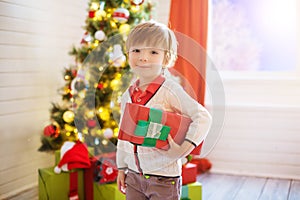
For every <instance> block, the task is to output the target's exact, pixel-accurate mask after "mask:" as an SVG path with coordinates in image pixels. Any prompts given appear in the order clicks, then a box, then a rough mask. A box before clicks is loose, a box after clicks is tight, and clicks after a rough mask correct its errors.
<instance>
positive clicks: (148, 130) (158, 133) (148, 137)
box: [134, 108, 171, 147]
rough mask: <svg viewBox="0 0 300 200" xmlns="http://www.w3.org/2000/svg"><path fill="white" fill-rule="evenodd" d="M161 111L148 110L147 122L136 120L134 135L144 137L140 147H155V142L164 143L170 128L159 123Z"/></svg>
mask: <svg viewBox="0 0 300 200" xmlns="http://www.w3.org/2000/svg"><path fill="white" fill-rule="evenodd" d="M162 115H163V111H161V110H158V109H155V108H150V109H149V118H148V121H145V120H138V122H137V125H136V128H135V131H134V135H136V136H142V137H144V142H143V143H142V144H141V145H142V146H147V147H155V145H156V141H157V140H163V141H166V140H167V138H168V135H169V133H170V130H171V127H169V126H165V125H163V124H162V123H161V120H162Z"/></svg>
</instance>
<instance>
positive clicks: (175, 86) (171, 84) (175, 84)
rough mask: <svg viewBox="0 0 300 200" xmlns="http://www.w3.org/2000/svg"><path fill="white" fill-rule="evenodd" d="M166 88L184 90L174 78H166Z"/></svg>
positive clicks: (164, 84)
mask: <svg viewBox="0 0 300 200" xmlns="http://www.w3.org/2000/svg"><path fill="white" fill-rule="evenodd" d="M163 86H164V87H167V88H169V89H171V90H173V89H178V88H182V86H181V85H180V83H179V81H178V80H174V79H173V78H166V80H165V82H164V83H163Z"/></svg>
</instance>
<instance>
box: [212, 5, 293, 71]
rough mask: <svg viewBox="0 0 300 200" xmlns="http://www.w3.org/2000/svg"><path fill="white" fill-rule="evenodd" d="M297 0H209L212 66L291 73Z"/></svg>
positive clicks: (222, 68)
mask: <svg viewBox="0 0 300 200" xmlns="http://www.w3.org/2000/svg"><path fill="white" fill-rule="evenodd" d="M297 6H298V5H297V0H288V1H286V0H251V1H249V0H212V2H211V23H210V25H211V28H210V33H211V38H210V39H209V44H210V51H211V57H212V60H213V63H214V64H215V66H216V67H217V68H218V69H219V70H220V71H254V72H259V71H260V72H292V71H295V70H296V68H297V67H296V66H297V48H298V46H299V45H298V41H297V31H298V30H297V29H298V28H297V13H296V10H297Z"/></svg>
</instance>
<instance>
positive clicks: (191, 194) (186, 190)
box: [181, 182, 202, 200]
mask: <svg viewBox="0 0 300 200" xmlns="http://www.w3.org/2000/svg"><path fill="white" fill-rule="evenodd" d="M201 199H202V185H201V183H199V182H195V183H190V184H187V185H183V186H182V188H181V200H201Z"/></svg>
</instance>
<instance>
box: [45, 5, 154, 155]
mask: <svg viewBox="0 0 300 200" xmlns="http://www.w3.org/2000/svg"><path fill="white" fill-rule="evenodd" d="M152 10H153V3H152V2H150V1H145V0H103V1H101V0H100V1H99V0H98V1H96V0H91V1H90V2H89V6H88V16H87V18H86V21H85V24H86V25H85V27H84V28H85V33H84V35H83V38H82V40H81V42H80V46H79V47H73V49H72V50H71V52H70V54H71V55H73V56H74V57H75V64H74V65H72V66H69V67H67V68H66V69H65V71H64V80H65V85H64V87H63V88H61V89H60V94H61V96H62V102H61V103H52V108H51V109H50V119H51V123H50V124H49V125H47V126H45V127H44V132H43V135H42V138H41V142H42V145H41V147H40V148H39V151H53V150H57V149H60V147H61V146H62V144H63V142H64V141H76V140H78V139H80V140H83V141H84V142H85V143H86V144H87V145H88V146H92V147H95V149H96V150H97V149H98V152H95V153H101V152H105V151H106V150H107V151H111V148H115V146H114V144H115V143H116V140H117V139H116V138H117V134H118V131H119V130H118V120H119V117H120V107H119V102H118V97H119V96H120V95H121V94H122V93H123V91H124V90H125V89H126V88H127V87H128V85H127V84H128V83H129V80H130V79H131V77H130V75H128V74H130V73H129V65H128V63H127V61H126V55H125V53H124V52H125V49H124V48H125V47H124V42H125V41H126V37H127V34H128V33H129V31H130V29H131V28H132V27H133V26H135V25H137V24H138V23H140V22H142V21H147V20H149V19H151V12H152ZM112 145H113V147H112Z"/></svg>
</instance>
